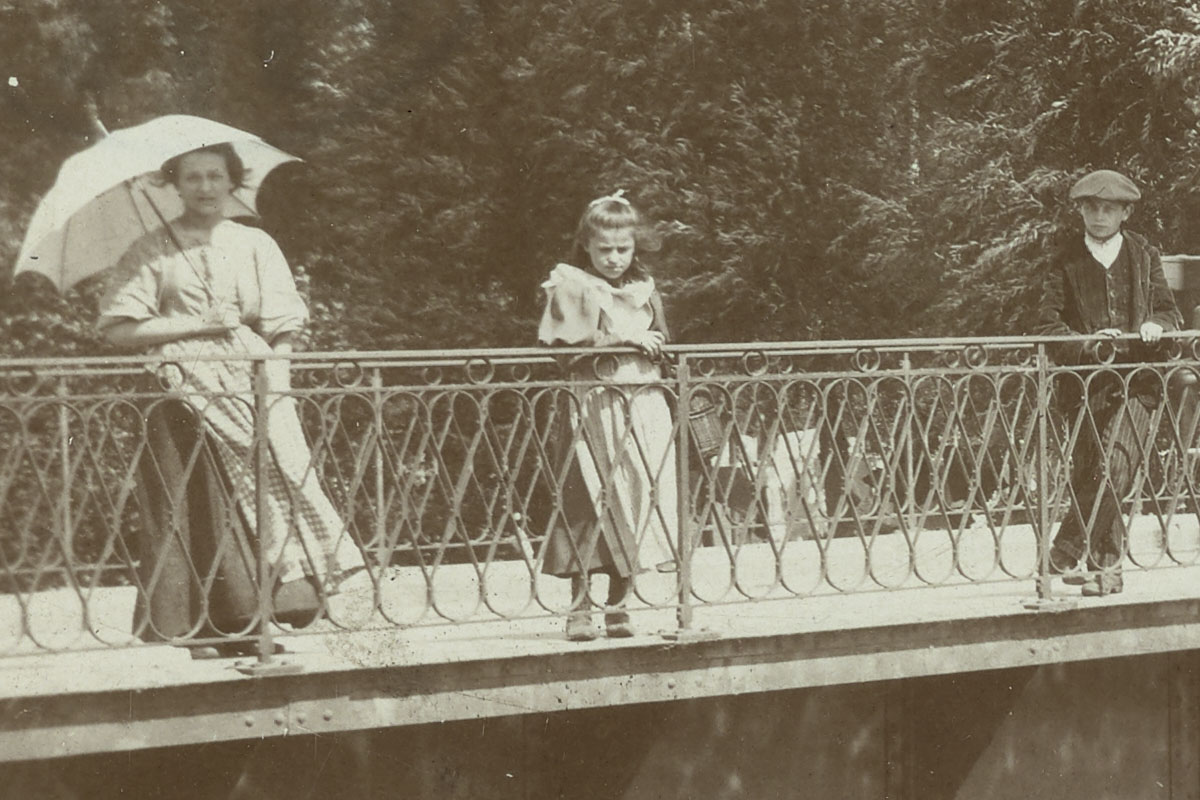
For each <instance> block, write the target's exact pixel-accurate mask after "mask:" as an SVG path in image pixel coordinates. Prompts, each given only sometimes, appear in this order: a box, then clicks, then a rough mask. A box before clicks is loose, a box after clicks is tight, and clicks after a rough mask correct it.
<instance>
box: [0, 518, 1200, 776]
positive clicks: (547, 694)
mask: <svg viewBox="0 0 1200 800" xmlns="http://www.w3.org/2000/svg"><path fill="white" fill-rule="evenodd" d="M1148 523H1149V521H1147V524H1145V525H1139V526H1138V527H1136V528H1135V530H1134V531H1133V535H1132V536H1131V540H1132V545H1133V547H1132V552H1131V558H1132V560H1133V561H1135V562H1138V563H1139V564H1141V565H1143V566H1145V565H1148V564H1149V565H1153V564H1164V563H1165V562H1166V559H1165V558H1164V556H1163V554H1162V553H1163V547H1162V542H1161V536H1160V535H1158V534H1157V531H1158V527H1157V524H1154V525H1151V524H1148ZM1173 524H1175V525H1176V527H1175V528H1172V530H1171V534H1170V535H1169V537H1168V539H1169V542H1170V545H1171V552H1172V554H1173V556H1174V557H1175V558H1176V559H1179V560H1183V561H1185V563H1186V562H1187V561H1188V559H1194V558H1195V556H1196V553H1197V548H1196V543H1197V541H1200V535H1198V534H1200V531H1197V527H1196V524H1195V520H1194V518H1191V519H1190V520H1187V521H1184V519H1183V518H1181V519H1180V520H1177V521H1176V523H1173ZM1020 533H1021V532H1020V531H1019V530H1018V529H1017V528H1015V527H1010V528H1009V529H1008V530H1006V531H1005V536H1004V542H1005V548H1004V554H1003V559H1002V560H1003V563H1004V564H1005V566H1006V567H1007V568H1008V569H1009V570H1010V571H1014V572H1016V574H1030V575H1031V574H1032V568H1033V564H1034V560H1033V552H1034V551H1033V541H1034V537H1033V535H1032V532H1031V531H1028V530H1027V531H1026V532H1025V535H1020ZM926 534H928V536H926ZM922 536H924V537H925V538H924V540H923V541H924V543H922V539H920V538H918V539H917V540H916V542H915V544H914V546H913V547H911V548H910V547H909V545H908V544H907V542H906V540H905V538H904V537H903V536H901V535H900V534H890V535H888V536H884V537H880V538H879V539H878V540H877V541H876V543H875V544H874V546H873V547H871V549H870V556H871V562H870V563H871V566H872V573H871V575H872V577H871V578H870V579H867V578H866V576H865V572H864V570H863V568H864V566H865V564H866V559H865V557H864V552H865V550H864V547H863V545H862V544H861V543H860V542H858V540H855V539H837V540H833V541H832V542H830V543H829V550H828V551H827V553H826V558H825V563H826V564H827V565H828V566H827V568H826V571H825V572H824V577H825V578H833V579H835V580H836V581H837V582H839V585H843V586H847V587H853V588H855V589H856V591H852V592H848V593H841V592H838V591H836V590H834V589H831V588H830V587H829V586H828V583H827V582H826V583H822V582H821V580H820V579H821V577H822V572H821V570H820V568H819V566H815V565H819V564H820V563H821V559H820V557H819V553H818V552H817V545H816V544H815V543H813V542H801V541H795V542H789V543H788V547H787V548H786V549H785V551H784V555H783V558H782V559H780V561H779V563H780V569H779V574H780V575H781V576H782V578H783V580H784V581H786V582H787V583H788V585H789V586H791V587H792V588H803V589H804V590H805V591H812V593H811V594H807V595H805V596H802V597H795V596H793V595H792V593H791V592H790V591H788V589H787V588H785V587H784V586H783V585H782V584H781V583H780V582H779V580H777V577H776V563H777V562H776V557H775V555H774V554H773V552H772V550H771V548H770V546H769V545H767V544H756V545H751V546H746V547H743V548H741V549H740V550H739V551H738V553H737V558H736V560H735V562H733V563H734V564H735V567H736V568H733V569H731V561H730V558H729V555H728V553H727V552H726V551H724V550H723V549H720V548H703V549H701V550H700V551H698V553H697V559H696V562H695V563H696V569H695V581H696V583H695V585H696V590H697V593H698V594H699V595H701V596H702V597H704V598H706V599H707V600H708V601H710V603H709V604H704V605H698V606H697V607H696V609H695V618H694V625H693V627H692V629H691V631H690V634H691V635H687V634H688V633H689V632H685V635H684V636H682V637H679V636H678V635H677V633H678V631H677V626H676V621H675V610H674V609H673V608H645V607H635V608H634V623H635V625H636V627H637V629H638V630H639V632H640V635H638V636H636V637H634V638H632V639H625V640H608V639H600V640H597V641H595V642H590V643H582V644H581V643H571V642H567V641H565V639H564V638H563V636H562V618H561V616H553V615H550V614H549V613H548V612H547V611H546V610H545V608H541V607H538V606H537V605H536V604H533V603H530V602H529V601H528V598H529V596H530V594H531V591H530V571H529V568H528V567H527V566H526V565H525V564H524V563H522V562H497V563H494V564H492V565H490V567H489V570H488V573H487V581H486V586H487V592H488V593H489V595H492V594H494V595H495V596H496V597H499V598H509V599H511V598H518V600H513V601H512V602H513V603H514V606H513V607H514V608H515V609H518V610H517V611H515V612H514V617H515V618H513V619H507V620H495V619H491V620H487V619H484V618H483V616H482V614H480V613H476V614H475V615H474V617H473V618H469V617H468V618H464V619H463V620H462V621H456V622H455V623H454V624H412V625H407V626H403V627H396V626H394V625H382V624H380V623H381V622H382V621H381V620H380V619H378V618H375V619H370V591H369V584H367V583H366V582H365V581H363V582H362V583H361V584H360V585H359V586H358V587H357V588H355V587H350V588H349V589H348V590H347V591H346V592H345V593H344V594H343V595H341V596H339V597H338V598H337V601H336V602H337V605H335V606H334V607H333V608H332V611H333V612H334V616H335V618H339V619H343V620H351V619H353V620H355V621H356V622H358V623H366V624H363V625H361V627H365V628H368V629H367V630H356V631H341V630H337V629H336V628H335V627H334V626H333V625H331V624H330V623H328V622H321V623H318V625H317V626H314V628H313V629H310V630H309V631H305V632H303V633H301V634H292V635H287V634H284V635H282V636H281V637H280V641H282V642H283V643H284V644H285V645H286V646H287V648H288V649H289V651H291V652H289V653H288V654H286V655H284V656H282V657H281V660H283V661H285V662H288V663H290V664H292V665H294V666H297V667H299V668H301V671H300V672H298V673H296V674H264V675H259V676H247V675H245V674H243V673H242V672H239V671H238V670H237V669H235V666H236V664H237V662H235V661H234V660H215V661H192V660H191V659H190V658H189V657H188V655H187V653H186V651H184V650H182V649H180V648H173V647H165V646H157V645H156V646H117V647H110V648H106V649H91V650H83V651H68V652H58V653H51V652H45V651H40V650H36V649H33V648H32V646H31V645H30V644H29V642H28V640H24V641H21V642H20V643H19V646H9V645H10V643H11V642H13V641H15V640H16V639H17V636H18V633H19V631H20V617H19V616H17V611H18V609H17V607H16V604H15V603H12V602H10V603H8V604H7V605H6V606H3V608H4V612H5V617H4V619H3V622H2V623H0V625H2V627H0V633H6V634H7V636H6V638H5V639H0V649H3V650H4V651H5V652H9V653H12V655H9V656H6V657H4V658H0V704H2V705H0V708H3V709H4V711H3V713H2V714H0V760H18V759H26V758H43V757H50V756H59V755H68V754H76V753H86V752H99V751H108V750H125V749H136V748H141V747H154V746H163V745H174V744H189V743H198V742H205V741H213V740H222V739H236V738H245V737H260V736H265V735H284V734H289V733H290V734H297V733H306V732H321V731H344V730H355V729H364V728H376V727H385V726H393V725H406V724H416V723H423V722H431V721H440V720H449V719H465V718H473V717H486V716H503V715H511V714H521V713H532V712H548V711H557V710H567V709H578V708H587V707H594V706H604V705H618V704H625V703H642V702H658V701H666V700H675V699H684V698H691V697H703V696H714V695H724V694H737V693H744V692H759V691H769V690H778V689H792V688H801V687H807V686H819V685H831V684H838V683H851V682H858V681H876V680H888V679H895V678H904V677H914V676H919V675H932V674H944V673H949V672H960V671H971V670H979V669H991V668H999V667H1008V666H1024V665H1033V664H1041V663H1050V662H1055V661H1065V660H1082V659H1090V658H1100V657H1111V656H1120V655H1133V654H1140V653H1149V652H1166V651H1172V650H1183V649H1191V648H1197V647H1200V566H1174V567H1171V568H1169V569H1138V568H1132V565H1131V568H1130V569H1128V570H1127V574H1126V589H1125V591H1124V592H1123V593H1122V594H1119V595H1115V596H1110V597H1107V598H1102V599H1100V598H1097V599H1089V598H1079V597H1078V591H1077V590H1075V589H1072V588H1070V587H1063V586H1062V585H1061V582H1058V581H1056V582H1055V594H1056V596H1058V595H1061V596H1063V597H1066V598H1069V599H1068V600H1066V601H1063V602H1044V603H1042V604H1041V605H1040V607H1036V608H1031V607H1029V606H1030V605H1031V603H1032V601H1034V600H1035V599H1036V598H1035V592H1034V581H1033V580H1032V577H1030V578H1027V579H1023V580H1012V579H1009V580H999V579H998V578H1000V577H1003V575H1002V573H1001V572H1000V570H999V569H998V567H997V566H996V564H997V557H996V552H995V548H993V547H992V546H991V545H990V544H989V542H990V540H991V539H990V535H988V534H987V533H986V531H982V530H977V531H975V533H974V534H969V533H967V532H964V533H963V534H962V535H961V536H960V537H959V542H958V545H957V547H956V548H951V546H950V543H949V538H948V537H947V534H946V532H944V531H942V532H938V531H927V532H923V533H922ZM1022 543H1023V544H1022ZM953 553H957V558H958V560H957V564H955V560H954V558H953ZM914 554H916V559H915V560H916V562H917V563H918V564H920V565H921V566H922V568H923V574H924V575H925V576H926V577H927V578H930V576H931V575H932V574H933V571H934V570H935V567H937V568H938V569H940V570H941V571H940V572H937V573H936V575H935V576H934V577H936V580H937V581H938V584H937V585H933V586H928V585H923V581H922V580H921V578H919V577H918V576H916V575H915V574H914V573H913V570H912V569H911V568H910V564H911V563H913V557H914ZM937 565H941V566H940V567H938V566H937ZM956 567H957V569H956ZM442 570H444V572H441V573H440V574H439V575H438V577H437V579H436V580H437V589H436V591H437V597H438V598H439V599H440V600H442V601H443V602H440V603H439V608H441V609H442V610H443V611H451V612H456V613H459V612H461V613H463V614H467V613H468V612H471V611H472V610H473V609H475V606H476V605H477V604H476V603H475V597H477V595H478V593H479V580H478V575H477V574H476V572H475V571H474V570H473V569H472V568H471V567H469V566H455V567H443V568H442ZM394 577H395V580H394V581H391V582H389V584H392V583H394V584H395V587H394V589H395V592H396V594H394V595H393V596H390V597H389V598H388V601H389V603H392V604H394V607H396V608H403V607H404V603H405V602H410V603H411V604H412V606H411V607H412V608H425V604H426V602H427V600H426V584H425V581H424V578H421V579H420V580H415V579H412V576H411V575H408V576H407V577H406V576H405V575H404V574H398V575H396V576H394ZM989 578H990V579H991V580H990V581H988V580H987V579H989ZM971 579H974V580H979V581H984V582H976V583H972V582H970V581H971ZM650 580H651V581H669V580H670V579H669V578H665V577H659V576H654V577H653V578H651V579H650ZM805 580H808V581H810V582H809V583H804V581H805ZM880 584H882V585H884V586H887V587H896V588H897V589H898V590H896V591H886V590H883V589H878V590H875V591H863V590H864V589H867V588H871V587H878V586H879V585H880ZM536 588H537V594H538V598H539V599H540V600H541V601H542V602H543V603H544V604H545V605H546V606H548V607H550V608H551V609H561V608H564V607H565V605H566V602H567V600H568V597H567V587H566V582H565V581H560V580H557V579H548V578H539V579H538V582H537V587H536ZM642 588H643V593H644V594H645V595H648V596H654V595H656V594H659V593H668V594H669V591H668V588H667V584H666V583H662V584H661V585H657V586H656V585H654V584H652V583H646V584H644V585H643V587H642ZM522 593H523V594H522ZM747 595H749V596H750V597H752V598H754V600H753V601H750V600H748V599H747V597H746V596H747ZM74 597H75V596H74V595H73V594H72V593H70V592H67V591H65V590H60V591H56V592H45V593H39V594H38V595H36V596H35V597H34V598H33V602H31V603H30V604H29V605H28V606H27V610H26V614H27V616H28V618H29V621H30V624H31V625H34V626H36V627H35V628H34V629H35V630H36V631H38V632H39V634H41V636H42V640H43V642H49V643H51V644H54V645H56V646H59V647H67V646H72V643H74V645H73V646H82V645H86V644H89V643H91V644H92V645H93V646H94V645H95V640H94V639H93V638H91V637H88V638H81V637H80V635H79V633H78V631H79V629H80V624H81V619H82V617H81V614H80V611H79V602H78V600H76V599H73V598H74ZM522 597H524V598H525V599H524V600H523V601H521V600H520V598H522ZM9 599H11V598H9ZM735 601H736V602H735ZM132 602H133V595H132V591H131V590H130V589H128V588H114V589H105V590H101V591H99V592H97V593H96V594H93V595H92V597H91V598H90V599H89V603H88V606H89V612H90V614H89V621H90V622H91V628H92V630H95V631H101V632H102V635H103V637H104V638H105V639H106V640H107V641H110V642H114V643H118V644H120V643H122V641H123V639H122V637H124V639H128V620H129V619H130V616H131V608H132ZM456 602H457V603H459V605H460V607H459V608H455V607H454V606H455V603H456ZM522 603H524V607H523V610H521V608H522ZM664 634H666V635H664Z"/></svg>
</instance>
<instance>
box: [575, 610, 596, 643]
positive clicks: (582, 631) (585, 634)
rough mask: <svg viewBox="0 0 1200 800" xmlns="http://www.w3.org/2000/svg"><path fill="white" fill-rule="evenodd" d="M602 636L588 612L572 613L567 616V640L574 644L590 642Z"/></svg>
mask: <svg viewBox="0 0 1200 800" xmlns="http://www.w3.org/2000/svg"><path fill="white" fill-rule="evenodd" d="M599 635H600V631H598V630H597V629H596V626H595V624H593V622H592V615H591V614H589V613H587V612H586V611H572V612H571V613H570V614H569V615H567V640H568V641H572V642H590V641H592V640H593V639H595V638H596V637H597V636H599Z"/></svg>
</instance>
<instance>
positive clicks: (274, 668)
mask: <svg viewBox="0 0 1200 800" xmlns="http://www.w3.org/2000/svg"><path fill="white" fill-rule="evenodd" d="M233 668H234V669H236V670H237V671H238V672H240V673H242V674H243V675H250V676H252V677H255V678H265V677H267V676H270V675H297V674H299V673H301V672H304V667H303V666H301V665H300V664H294V663H292V662H291V661H267V662H263V661H239V662H237V663H236V664H234V665H233Z"/></svg>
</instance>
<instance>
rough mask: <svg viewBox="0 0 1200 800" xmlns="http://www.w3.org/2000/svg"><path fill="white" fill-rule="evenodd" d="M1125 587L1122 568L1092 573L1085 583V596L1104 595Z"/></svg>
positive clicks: (1114, 592)
mask: <svg viewBox="0 0 1200 800" xmlns="http://www.w3.org/2000/svg"><path fill="white" fill-rule="evenodd" d="M1124 588H1125V580H1124V579H1123V578H1122V577H1121V570H1120V568H1117V569H1108V570H1104V571H1102V572H1093V573H1091V574H1090V575H1089V576H1088V578H1087V580H1086V581H1085V582H1084V584H1083V596H1084V597H1104V596H1105V595H1108V594H1117V593H1118V592H1120V591H1121V590H1122V589H1124Z"/></svg>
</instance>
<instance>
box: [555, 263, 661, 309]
mask: <svg viewBox="0 0 1200 800" xmlns="http://www.w3.org/2000/svg"><path fill="white" fill-rule="evenodd" d="M563 283H567V284H570V283H574V284H577V285H580V286H582V287H585V288H588V289H592V290H595V291H598V292H599V293H600V294H601V296H603V297H611V298H617V297H619V298H621V299H623V300H625V301H627V302H629V303H632V304H633V305H637V306H641V305H645V304H646V303H648V302H650V295H652V294H654V279H653V278H649V277H648V278H646V279H645V280H639V281H630V282H629V283H627V284H625V285H624V286H613V285H612V284H611V283H609V282H608V281H606V280H604V279H603V278H601V277H600V276H599V275H594V274H592V273H591V272H586V271H584V270H582V269H580V268H579V267H574V266H571V265H570V264H561V263H560V264H557V265H556V266H555V267H554V269H553V270H551V272H550V278H549V280H547V281H546V282H545V283H544V284H542V285H543V286H544V287H545V288H547V289H550V288H553V287H554V286H557V285H559V284H563Z"/></svg>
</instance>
